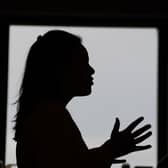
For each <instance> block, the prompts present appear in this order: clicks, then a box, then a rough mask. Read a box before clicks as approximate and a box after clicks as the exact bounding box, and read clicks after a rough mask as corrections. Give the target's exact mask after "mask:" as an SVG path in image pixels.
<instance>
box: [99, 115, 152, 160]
mask: <svg viewBox="0 0 168 168" xmlns="http://www.w3.org/2000/svg"><path fill="white" fill-rule="evenodd" d="M143 119H144V118H143V117H140V118H138V119H136V120H135V121H133V122H132V123H131V124H130V125H129V126H128V127H127V128H126V129H124V130H122V131H119V128H120V121H119V119H118V118H116V122H115V125H114V128H113V131H112V133H111V137H110V139H109V140H108V141H106V142H105V144H104V145H103V146H102V147H104V148H105V149H106V152H107V155H108V156H109V157H110V156H111V159H113V162H114V163H122V162H124V161H125V160H115V158H117V157H120V156H123V155H126V154H129V153H131V152H136V151H141V150H146V149H149V148H151V145H137V144H139V143H141V142H143V141H144V140H146V139H147V138H148V137H150V136H151V135H152V132H151V131H148V132H146V133H145V131H147V130H149V129H150V128H151V125H150V124H147V125H145V126H143V127H141V128H139V129H137V130H135V131H133V130H134V129H135V128H136V126H137V125H138V124H139V123H140V122H142V121H143Z"/></svg>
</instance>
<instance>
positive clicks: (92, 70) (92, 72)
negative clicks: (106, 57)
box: [89, 66, 95, 75]
mask: <svg viewBox="0 0 168 168" xmlns="http://www.w3.org/2000/svg"><path fill="white" fill-rule="evenodd" d="M89 67H90V73H91V74H92V75H93V74H94V73H95V70H94V68H93V67H91V66H89Z"/></svg>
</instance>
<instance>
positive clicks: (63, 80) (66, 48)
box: [14, 30, 151, 168]
mask: <svg viewBox="0 0 168 168" xmlns="http://www.w3.org/2000/svg"><path fill="white" fill-rule="evenodd" d="M94 72H95V71H94V69H93V68H92V67H91V66H90V65H89V58H88V53H87V50H86V48H85V47H84V46H83V45H82V42H81V39H80V38H79V37H78V36H76V35H73V34H71V33H68V32H65V31H61V30H53V31H49V32H47V33H46V34H44V35H43V36H39V37H38V39H37V41H36V42H35V43H34V44H33V45H32V46H31V48H30V51H29V54H28V58H27V62H26V68H25V72H24V77H23V81H22V85H21V88H20V97H19V99H18V102H17V103H18V112H17V115H16V125H15V137H14V139H15V140H16V141H17V148H16V156H17V165H18V168H51V167H52V168H54V167H55V168H56V167H59V168H68V167H69V168H109V167H110V166H111V165H112V163H123V162H125V160H117V159H116V158H118V157H120V156H123V155H126V154H128V153H130V152H135V151H139V150H145V149H148V148H150V147H151V145H145V146H138V145H137V144H138V143H140V142H142V141H144V140H145V139H146V138H148V137H149V136H150V135H151V132H150V131H147V130H149V129H150V127H151V126H150V125H149V124H147V125H145V126H143V127H142V128H140V129H138V130H136V131H134V132H133V130H134V128H135V127H136V126H137V125H138V124H139V123H140V122H141V121H142V120H143V117H140V118H138V119H137V120H135V121H134V122H132V123H131V124H130V125H129V126H128V127H127V128H126V129H124V130H122V131H119V127H120V122H119V119H118V118H117V119H116V122H115V125H114V128H113V131H112V134H111V136H110V138H109V139H108V140H107V141H106V142H105V143H104V144H103V145H101V146H100V147H97V148H94V149H88V147H87V146H86V144H85V142H84V140H83V139H82V137H81V134H80V131H79V129H78V127H77V126H76V124H75V122H74V121H73V119H72V118H71V115H70V113H69V112H68V110H67V109H66V105H67V103H68V102H69V101H70V100H71V99H72V98H73V97H75V96H86V95H89V94H90V93H91V86H92V84H93V77H92V75H93V74H94ZM145 131H147V132H146V133H144V132H145ZM142 134H143V135H142Z"/></svg>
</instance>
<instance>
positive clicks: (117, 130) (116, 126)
mask: <svg viewBox="0 0 168 168" xmlns="http://www.w3.org/2000/svg"><path fill="white" fill-rule="evenodd" d="M119 129H120V120H119V118H118V117H117V118H116V121H115V124H114V128H113V131H112V134H111V136H112V135H114V134H116V133H118V132H119Z"/></svg>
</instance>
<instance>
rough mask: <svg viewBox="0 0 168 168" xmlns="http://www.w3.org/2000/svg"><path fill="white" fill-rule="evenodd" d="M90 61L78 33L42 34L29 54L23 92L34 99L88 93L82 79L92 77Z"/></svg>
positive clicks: (54, 32) (92, 71)
mask: <svg viewBox="0 0 168 168" xmlns="http://www.w3.org/2000/svg"><path fill="white" fill-rule="evenodd" d="M88 60H89V59H88V54H87V51H86V49H85V48H84V46H83V45H82V44H81V39H80V38H79V37H78V36H75V35H73V34H70V33H68V32H65V31H60V30H53V31H49V32H47V33H46V34H44V35H43V36H39V37H38V39H37V41H36V42H35V43H34V44H33V45H32V47H31V49H30V51H29V54H28V58H27V62H26V67H25V73H24V78H23V82H22V87H21V94H24V92H25V94H29V96H31V95H32V96H33V97H34V98H35V97H36V98H37V97H39V98H41V97H47V96H48V97H59V96H61V97H62V96H66V94H70V95H69V96H80V95H81V96H82V95H87V94H89V90H88V91H87V92H88V93H86V90H85V93H84V90H83V91H82V89H84V85H83V87H82V85H81V83H80V81H79V80H82V79H81V78H82V77H84V76H85V77H84V78H89V79H87V80H91V75H92V74H93V73H94V70H93V69H92V68H91V67H90V66H89V64H88ZM82 68H83V69H82ZM82 75H83V76H82ZM89 75H90V76H89ZM86 76H87V77H86ZM85 80H86V79H85ZM83 82H84V81H83ZM85 82H86V81H85ZM87 82H90V81H87ZM83 84H84V83H83ZM77 89H78V90H77ZM88 89H89V88H88ZM80 91H81V92H80Z"/></svg>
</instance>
